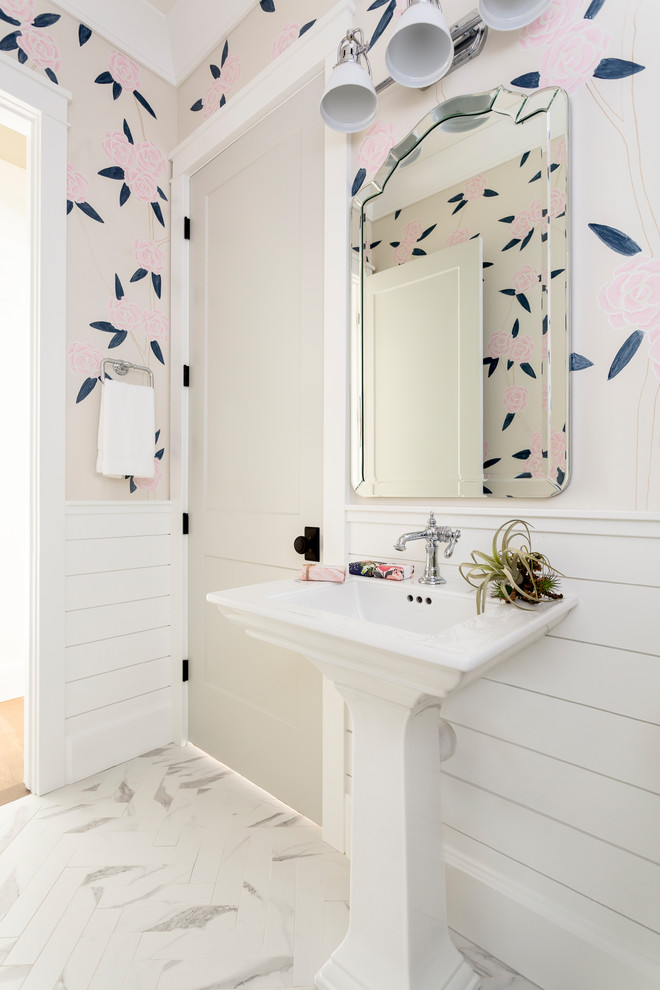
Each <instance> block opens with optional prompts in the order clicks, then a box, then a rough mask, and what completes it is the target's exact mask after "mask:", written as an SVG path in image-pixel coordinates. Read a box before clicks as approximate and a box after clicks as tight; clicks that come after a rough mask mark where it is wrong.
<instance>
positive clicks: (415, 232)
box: [403, 220, 424, 243]
mask: <svg viewBox="0 0 660 990" xmlns="http://www.w3.org/2000/svg"><path fill="white" fill-rule="evenodd" d="M423 233H424V224H423V223H422V221H421V220H411V221H410V223H407V224H406V226H405V227H404V228H403V240H404V241H412V242H413V243H416V242H417V241H418V240H419V239H420V237H421V236H422V234H423Z"/></svg>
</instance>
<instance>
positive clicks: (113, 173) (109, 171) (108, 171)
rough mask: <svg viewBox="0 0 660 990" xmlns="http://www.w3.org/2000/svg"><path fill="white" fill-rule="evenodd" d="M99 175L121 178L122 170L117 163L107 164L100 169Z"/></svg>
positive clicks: (107, 177)
mask: <svg viewBox="0 0 660 990" xmlns="http://www.w3.org/2000/svg"><path fill="white" fill-rule="evenodd" d="M99 175H102V176H103V177H104V178H105V179H123V178H124V170H123V168H120V167H119V165H108V167H107V168H102V169H101V171H100V172H99Z"/></svg>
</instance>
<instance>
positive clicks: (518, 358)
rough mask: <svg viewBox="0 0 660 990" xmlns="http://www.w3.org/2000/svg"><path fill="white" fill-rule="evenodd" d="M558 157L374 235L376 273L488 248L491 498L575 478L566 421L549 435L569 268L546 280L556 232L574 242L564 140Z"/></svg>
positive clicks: (417, 209) (526, 163)
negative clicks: (441, 254) (523, 484)
mask: <svg viewBox="0 0 660 990" xmlns="http://www.w3.org/2000/svg"><path fill="white" fill-rule="evenodd" d="M497 126H498V127H499V128H500V129H501V128H503V127H507V126H509V127H510V128H511V131H512V133H511V136H510V140H516V138H515V137H514V134H513V131H514V129H515V128H516V126H520V125H515V124H514V123H513V121H510V120H509V119H508V118H502V119H501V120H500V122H499V123H498V125H497ZM522 126H524V125H522ZM485 140H486V141H489V140H490V141H492V137H488V136H487V137H486V139H485ZM518 140H520V138H518ZM552 152H553V153H552V161H551V162H550V163H548V162H547V154H546V152H545V150H544V151H543V152H542V150H541V148H539V147H530V148H529V150H526V151H525V152H524V153H522V154H518V155H517V156H516V157H515V158H514V159H512V160H510V161H508V162H504V163H502V164H500V165H497V166H495V167H493V168H491V169H489V170H487V171H485V172H483V173H479V174H476V175H473V176H471V177H469V178H468V179H466V180H463V181H461V182H460V183H458V184H454V185H451V186H448V187H447V188H446V189H444V190H443V191H442V192H439V193H435V194H434V195H432V196H428V197H427V198H425V199H422V200H419V201H418V202H416V203H413V204H412V205H409V206H404V207H403V208H401V209H396V210H395V211H394V212H393V213H390V214H388V215H387V216H384V217H379V219H377V220H375V221H373V223H371V224H370V225H369V226H368V228H367V235H366V241H367V244H368V245H369V248H370V250H368V252H367V254H366V259H367V261H368V262H369V263H370V264H371V265H373V268H374V271H375V272H380V271H384V270H386V269H388V268H392V267H394V266H396V265H403V264H414V263H415V259H416V258H421V257H424V256H425V255H428V254H433V253H434V252H436V251H441V250H443V249H444V248H447V247H451V246H453V245H456V244H461V243H463V242H464V241H468V240H470V239H472V238H474V237H479V236H480V237H481V238H482V241H483V257H484V261H483V267H484V271H483V338H484V358H483V361H484V389H483V401H484V465H483V467H484V478H485V481H484V489H485V491H486V492H493V491H499V492H500V493H502V494H505V493H513V492H515V493H516V494H518V487H517V486H516V484H512V483H511V480H512V479H538V480H539V481H540V480H542V479H548V480H549V481H550V485H548V484H540V485H539V486H538V487H539V489H540V491H541V492H543V493H545V494H548V493H549V491H550V490H551V485H555V486H558V487H561V486H562V484H563V483H564V480H565V478H566V473H567V472H566V421H565V419H564V418H563V417H562V419H561V420H560V421H555V422H553V423H552V426H551V428H550V429H548V425H547V419H548V384H547V366H548V350H549V347H548V339H549V337H552V338H553V354H554V353H555V346H556V351H557V352H561V345H560V340H561V336H562V328H563V324H564V319H565V307H562V300H563V298H564V297H565V277H566V273H565V268H563V267H562V268H552V270H551V271H550V272H547V271H546V270H545V269H546V268H547V260H546V250H545V248H546V242H547V239H548V231H550V236H551V243H552V244H553V246H554V244H555V240H557V241H558V242H559V243H561V242H562V241H563V240H564V238H565V233H566V192H565V189H566V182H565V172H566V141H565V138H564V137H560V138H557V139H555V141H554V142H553V146H552ZM473 153H474V152H473ZM548 166H549V168H550V182H549V185H545V184H544V183H543V182H542V181H540V180H541V176H542V172H544V171H545V170H546V169H547V168H548ZM412 168H414V164H413V166H412ZM409 174H410V173H406V175H407V176H408V175H409ZM392 181H393V182H394V183H396V179H395V178H393V180H392ZM392 195H394V194H393V193H392V192H390V197H391V196H392ZM374 204H375V205H377V204H378V199H376V200H374ZM395 204H396V201H395ZM549 280H552V282H553V287H554V285H557V288H558V291H557V292H553V307H552V327H551V328H550V332H549V326H548V318H547V305H546V302H545V292H546V286H547V284H548V281H549ZM562 283H563V284H562ZM541 314H545V318H542V317H541ZM555 328H556V329H555ZM555 338H557V340H556V345H555ZM560 388H561V376H559V378H558V380H557V381H555V382H554V383H553V410H554V409H555V408H557V409H559V410H561V408H562V406H563V405H564V402H563V399H564V396H561V395H559V394H556V392H559V391H560ZM555 418H556V417H555Z"/></svg>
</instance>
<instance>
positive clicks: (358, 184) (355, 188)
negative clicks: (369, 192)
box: [351, 168, 367, 196]
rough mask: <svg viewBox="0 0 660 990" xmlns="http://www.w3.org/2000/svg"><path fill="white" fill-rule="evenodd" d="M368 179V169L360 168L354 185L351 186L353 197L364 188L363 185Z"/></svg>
mask: <svg viewBox="0 0 660 990" xmlns="http://www.w3.org/2000/svg"><path fill="white" fill-rule="evenodd" d="M366 177H367V170H366V168H359V169H358V170H357V172H356V173H355V178H354V179H353V185H352V186H351V196H355V194H356V192H357V191H358V190H359V189H361V188H362V184H363V182H364V180H365V179H366Z"/></svg>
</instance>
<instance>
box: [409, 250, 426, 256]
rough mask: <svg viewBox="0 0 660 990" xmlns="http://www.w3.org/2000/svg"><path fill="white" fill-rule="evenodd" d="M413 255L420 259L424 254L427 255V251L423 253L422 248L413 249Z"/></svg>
mask: <svg viewBox="0 0 660 990" xmlns="http://www.w3.org/2000/svg"><path fill="white" fill-rule="evenodd" d="M412 253H413V254H414V255H417V257H420V256H421V255H422V254H426V251H422V249H421V248H413V252H412Z"/></svg>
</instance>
